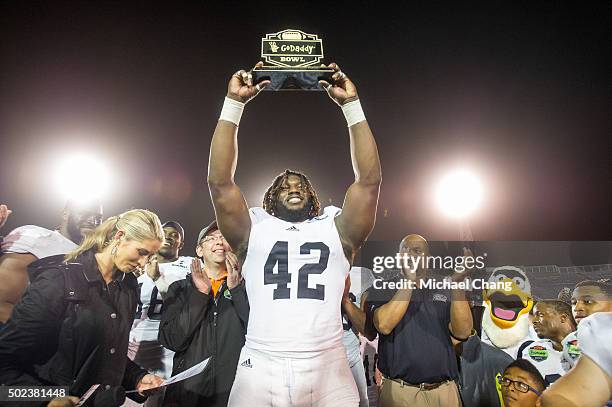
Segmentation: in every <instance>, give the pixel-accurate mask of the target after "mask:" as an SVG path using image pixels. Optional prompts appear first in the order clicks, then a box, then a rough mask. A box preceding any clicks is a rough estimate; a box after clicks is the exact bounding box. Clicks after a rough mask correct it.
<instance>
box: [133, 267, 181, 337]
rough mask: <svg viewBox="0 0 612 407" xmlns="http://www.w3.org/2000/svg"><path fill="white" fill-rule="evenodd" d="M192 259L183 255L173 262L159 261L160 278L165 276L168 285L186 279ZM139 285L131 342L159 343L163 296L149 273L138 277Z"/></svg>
mask: <svg viewBox="0 0 612 407" xmlns="http://www.w3.org/2000/svg"><path fill="white" fill-rule="evenodd" d="M191 259H192V258H191V257H187V256H181V257H179V258H178V259H177V260H175V261H173V262H171V263H159V274H160V276H161V277H160V278H163V279H164V280H165V282H166V283H167V285H170V284H172V283H174V282H175V281H178V280H182V279H184V278H185V276H186V275H187V274H188V273H189V272H190V266H191ZM138 287H139V291H140V297H139V301H138V309H137V310H136V317H135V318H134V323H133V324H132V330H131V331H130V342H136V343H139V342H149V341H153V342H155V343H157V335H158V333H159V323H160V321H161V314H162V311H163V299H162V296H161V294H160V293H159V290H158V288H157V286H156V285H155V282H154V281H153V280H152V279H151V277H149V276H148V275H147V273H144V274H142V275H141V276H140V277H138Z"/></svg>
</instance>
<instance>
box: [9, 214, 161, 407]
mask: <svg viewBox="0 0 612 407" xmlns="http://www.w3.org/2000/svg"><path fill="white" fill-rule="evenodd" d="M163 241H164V234H163V230H162V225H161V222H160V221H159V218H158V217H157V215H155V214H154V213H152V212H149V211H147V210H142V209H134V210H130V211H127V212H124V213H122V214H121V215H119V216H112V217H110V218H109V219H107V220H106V221H105V222H104V223H102V224H101V225H100V226H98V227H97V228H95V229H94V230H93V231H92V232H91V233H90V234H88V235H87V236H86V237H85V239H84V240H83V242H82V243H81V244H80V245H79V246H78V247H77V248H76V249H75V250H73V251H71V252H70V253H68V254H67V255H66V257H65V261H64V262H61V263H57V262H55V261H52V260H51V261H48V266H47V267H45V265H44V264H45V260H41V262H42V265H41V268H42V270H41V272H40V273H39V274H38V275H37V277H36V278H35V279H33V281H32V282H31V283H30V286H29V287H28V289H27V291H26V293H25V295H24V296H23V298H22V299H21V300H20V301H19V302H18V303H17V304H16V305H15V308H14V310H13V314H12V316H11V318H10V319H9V320H8V322H7V323H6V324H5V325H4V326H3V327H2V328H0V383H3V384H4V385H7V386H24V385H29V386H42V385H47V386H48V385H53V386H66V387H68V388H69V392H70V395H73V396H77V397H80V396H82V395H83V394H84V393H85V392H86V391H87V390H88V389H89V388H90V387H91V386H92V385H94V384H100V385H101V386H100V388H99V389H98V390H99V391H100V395H99V396H100V397H104V394H109V393H112V394H114V395H116V397H117V399H116V400H114V403H116V404H114V405H120V404H121V403H122V402H123V399H125V390H136V391H137V393H134V394H133V396H134V397H137V396H139V395H142V394H143V392H144V391H146V390H149V389H152V388H155V387H158V386H159V385H160V384H161V383H162V379H161V378H160V377H158V376H155V375H153V374H149V373H148V372H147V371H146V370H144V369H142V368H141V367H139V366H137V365H136V364H135V363H134V362H132V361H131V360H130V359H129V358H128V357H127V347H128V341H129V332H130V328H131V326H132V322H133V320H134V314H135V312H136V307H137V304H138V285H137V281H136V277H135V276H134V274H133V273H132V272H133V271H134V270H135V269H136V268H139V267H140V268H142V267H144V266H145V265H146V263H147V262H148V261H149V259H150V258H151V256H153V255H155V253H156V252H157V251H158V250H159V248H160V247H161V245H162V243H163ZM117 389H119V390H121V391H119V392H118V391H116V390H117Z"/></svg>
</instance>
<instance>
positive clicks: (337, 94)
mask: <svg viewBox="0 0 612 407" xmlns="http://www.w3.org/2000/svg"><path fill="white" fill-rule="evenodd" d="M321 66H322V67H325V65H321ZM327 68H333V70H334V71H335V72H334V74H333V75H332V83H329V82H327V81H319V85H321V86H322V87H323V88H324V89H325V90H326V91H327V94H328V95H329V97H330V98H331V99H332V100H333V101H334V102H336V103H337V104H338V105H339V106H342V105H344V104H346V103H349V102H352V101H353V100H357V99H359V96H358V95H357V88H356V87H355V84H354V83H353V82H352V81H351V80H350V79H349V78H348V76H346V74H345V73H344V72H342V71H341V70H340V67H339V66H338V65H337V64H336V63H335V62H332V63H331V64H329V65H328V66H327Z"/></svg>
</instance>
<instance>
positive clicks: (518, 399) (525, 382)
mask: <svg viewBox="0 0 612 407" xmlns="http://www.w3.org/2000/svg"><path fill="white" fill-rule="evenodd" d="M498 380H499V383H500V384H501V391H502V397H503V399H504V406H505V407H539V406H540V401H539V398H540V396H541V395H542V392H543V391H544V389H545V388H546V383H545V382H544V378H542V375H541V374H540V372H539V371H538V369H536V367H535V366H533V365H532V364H531V363H530V362H528V361H527V360H525V359H517V360H515V361H514V362H512V363H510V364H509V365H508V367H506V369H505V370H504V374H503V376H501V377H499V379H498Z"/></svg>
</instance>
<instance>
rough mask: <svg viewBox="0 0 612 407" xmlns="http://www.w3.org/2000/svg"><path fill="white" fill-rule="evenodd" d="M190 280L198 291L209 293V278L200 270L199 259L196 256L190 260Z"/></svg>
mask: <svg viewBox="0 0 612 407" xmlns="http://www.w3.org/2000/svg"><path fill="white" fill-rule="evenodd" d="M191 280H192V281H193V285H195V287H196V289H197V290H198V291H199V292H201V293H202V294H208V293H210V288H211V284H210V279H209V278H208V274H206V273H205V272H204V270H202V263H201V262H200V259H197V258H196V259H193V260H191Z"/></svg>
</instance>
